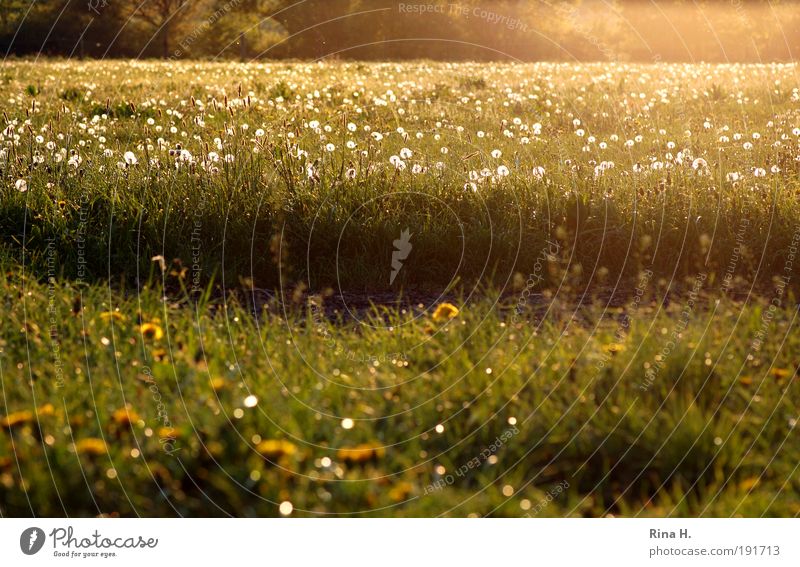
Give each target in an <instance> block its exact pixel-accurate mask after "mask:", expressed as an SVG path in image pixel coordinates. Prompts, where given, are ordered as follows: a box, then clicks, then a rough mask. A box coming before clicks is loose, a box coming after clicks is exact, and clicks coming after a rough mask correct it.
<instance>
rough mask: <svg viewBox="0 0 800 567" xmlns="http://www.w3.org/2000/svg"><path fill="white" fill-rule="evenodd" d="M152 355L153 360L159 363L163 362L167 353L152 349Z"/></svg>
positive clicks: (159, 349) (161, 349)
mask: <svg viewBox="0 0 800 567" xmlns="http://www.w3.org/2000/svg"><path fill="white" fill-rule="evenodd" d="M152 354H153V359H154V360H155V361H156V362H161V361H162V360H165V359H166V358H167V351H166V350H165V349H163V348H157V349H153V352H152Z"/></svg>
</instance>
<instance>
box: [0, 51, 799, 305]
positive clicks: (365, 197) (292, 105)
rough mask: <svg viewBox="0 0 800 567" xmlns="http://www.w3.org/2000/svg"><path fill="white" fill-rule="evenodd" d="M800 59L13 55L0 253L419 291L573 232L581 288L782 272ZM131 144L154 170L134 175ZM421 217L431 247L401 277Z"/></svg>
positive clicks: (504, 262) (494, 270)
mask: <svg viewBox="0 0 800 567" xmlns="http://www.w3.org/2000/svg"><path fill="white" fill-rule="evenodd" d="M794 72H795V70H794V67H793V66H791V65H760V66H741V65H720V66H708V65H698V66H689V65H671V66H670V65H661V66H647V65H615V66H610V67H609V66H604V65H580V66H570V65H555V64H536V65H493V66H487V65H477V64H459V65H447V64H431V65H429V64H424V65H423V64H396V65H395V64H383V65H380V64H373V65H362V64H346V63H342V64H301V63H297V64H292V65H290V64H252V65H237V64H230V63H224V64H212V63H204V64H200V63H198V64H171V63H157V62H137V63H127V62H88V63H76V62H67V61H53V62H46V63H30V62H26V61H20V62H16V63H11V64H9V65H8V66H7V67H6V70H5V73H6V84H5V85H4V87H3V88H4V94H5V96H4V99H5V100H4V101H3V103H2V106H3V108H2V110H3V111H4V112H5V114H6V116H7V117H8V120H9V121H10V124H11V125H12V127H11V131H12V132H13V134H8V136H10V137H14V136H16V137H17V138H16V141H15V142H14V143H13V144H12V145H11V146H10V147H8V148H6V150H5V154H4V161H5V163H6V167H4V168H3V176H4V178H5V180H6V183H5V187H4V189H3V191H4V192H3V198H2V199H1V200H0V219H2V220H1V221H0V228H1V229H2V233H3V234H4V246H3V250H2V253H1V254H0V260H1V261H3V262H4V263H5V264H9V265H12V266H13V265H16V264H19V263H20V262H22V261H23V259H24V261H25V262H26V263H27V265H28V266H29V268H30V269H31V270H33V272H34V273H38V274H42V273H44V272H45V271H46V269H45V267H44V263H45V261H46V247H47V243H48V242H49V240H48V239H54V240H55V247H56V249H57V251H58V253H59V255H60V257H59V260H60V261H59V267H60V269H61V270H62V271H63V276H64V277H68V278H75V277H76V276H77V271H78V267H77V264H76V262H75V249H76V241H77V239H78V237H79V235H80V236H81V237H82V238H83V239H84V241H85V242H84V244H85V248H86V250H87V254H86V257H85V259H86V264H85V265H84V266H83V267H84V268H85V270H86V273H87V274H88V277H89V278H90V279H91V278H94V279H97V278H99V279H103V280H108V279H114V280H116V281H118V282H119V280H121V279H123V280H125V281H126V282H128V283H130V282H132V281H134V280H135V279H136V277H137V274H138V273H140V272H141V271H142V270H145V271H146V270H147V269H149V266H148V264H149V260H150V258H151V257H152V256H154V255H157V254H161V255H163V256H164V257H166V258H167V259H172V258H181V259H182V260H183V261H184V263H185V264H188V263H189V259H190V258H192V256H193V251H194V250H195V249H199V250H201V251H202V253H201V254H199V255H198V261H199V264H200V265H201V266H202V274H201V277H202V279H203V283H204V284H206V283H208V282H209V281H210V279H211V276H212V275H213V274H216V275H217V276H218V277H219V276H220V275H221V274H223V273H224V274H225V275H226V277H227V279H228V280H229V281H235V280H237V279H238V278H239V277H248V278H250V279H252V280H253V281H254V284H255V285H257V286H259V287H265V288H270V287H275V286H277V285H279V283H280V282H281V279H282V278H283V279H284V280H286V279H288V280H289V281H293V282H296V281H300V280H303V281H306V282H307V284H308V285H309V286H310V287H311V288H313V289H323V288H324V287H327V286H330V287H337V286H341V287H342V288H343V289H345V290H354V289H362V290H371V291H374V290H390V291H395V292H396V291H399V290H400V289H401V288H404V289H412V288H413V289H435V290H438V289H440V288H442V287H446V286H448V285H449V284H451V283H452V281H453V279H454V277H457V278H458V281H459V282H460V283H461V285H464V286H467V287H469V286H471V285H474V284H476V283H479V284H480V283H486V280H487V278H488V279H491V281H493V282H498V281H500V282H502V281H505V279H506V278H508V277H510V276H511V275H512V274H513V273H515V272H518V273H521V274H528V273H530V272H531V271H532V269H533V265H534V263H535V260H536V257H537V255H538V253H539V251H540V250H541V249H542V248H543V247H544V246H546V245H547V244H546V243H547V241H548V240H554V239H555V238H556V235H557V234H560V235H562V236H561V240H563V242H564V243H565V245H566V246H567V247H568V257H569V258H570V261H571V265H572V266H580V267H582V268H583V272H584V275H583V277H582V278H579V279H580V280H581V281H579V282H575V283H576V284H577V285H579V286H581V287H582V288H591V287H592V286H596V285H597V284H598V283H602V282H598V271H597V270H601V269H602V270H601V272H602V273H607V274H608V279H609V281H611V282H618V283H619V285H622V286H626V285H627V286H629V287H633V285H635V279H636V277H637V275H638V274H639V272H640V271H641V270H642V269H651V270H654V271H655V272H656V274H657V275H658V276H661V277H667V278H668V279H671V278H672V277H674V276H677V277H678V278H682V277H685V276H691V275H693V274H694V273H696V272H697V271H698V270H700V269H703V270H706V271H714V272H718V273H722V272H724V271H725V269H726V267H727V265H728V262H729V260H730V258H731V256H732V255H733V254H734V250H735V249H737V247H739V245H740V244H741V243H746V246H745V247H743V248H742V254H740V256H741V261H740V262H739V265H738V266H737V273H738V274H741V275H743V277H745V278H747V279H748V280H758V281H759V283H760V284H762V285H767V286H768V285H769V283H770V280H771V277H772V275H773V274H774V273H776V272H780V270H781V269H782V267H783V265H784V263H785V261H786V255H787V249H788V248H789V246H790V244H791V242H792V239H793V237H794V235H795V234H796V233H797V218H798V217H800V214H799V212H798V205H797V194H798V172H800V161H798V159H797V157H798V130H797V128H798V124H800V119H799V118H798V111H797V104H796V102H797V99H798V96H800V95H798V93H797V91H796V89H795V90H790V89H788V88H787V87H785V86H784V85H786V84H791V81H792V80H793V76H794V75H793V74H794ZM412 78H413V80H412ZM467 79H469V80H467ZM26 85H34V86H35V89H34V90H33V91H26ZM31 92H35V93H36V94H35V95H32V94H30V93H31ZM640 92H641V95H640V94H639V93H640ZM76 93H79V94H81V96H77V94H76ZM389 93H390V94H389ZM356 95H358V96H356ZM120 109H127V110H126V111H125V112H122V111H121V110H120ZM478 109H479V110H478ZM348 124H352V127H351V128H352V130H353V131H351V130H350V129H348V127H347V125H348ZM398 129H400V130H398ZM256 133H259V135H256ZM376 134H380V136H381V139H380V140H378V139H377V138H376V137H375V135H376ZM579 134H580V135H579ZM37 136H38V138H37ZM6 139H8V137H7V138H6ZM348 142H351V143H352V144H354V147H352V148H348V147H347V143H348ZM48 144H50V146H48ZM328 144H332V145H333V146H334V149H333V151H327V149H326V146H327V145H328ZM748 145H749V146H750V147H746V146H748ZM51 148H52V149H51ZM404 148H406V149H408V150H409V151H410V152H411V157H406V158H405V159H403V160H401V161H403V167H404V169H403V170H398V169H396V167H395V166H394V165H392V163H390V161H391V159H390V158H391V156H399V155H400V154H401V153H402V150H403V149H404ZM442 148H445V149H446V151H447V153H446V154H445V153H442ZM179 149H180V150H182V151H184V152H188V154H186V153H185V154H183V156H184V157H183V158H181V157H179V156H180V150H179ZM126 151H130V152H132V153H133V154H134V156H135V158H136V161H137V164H136V165H131V166H129V167H121V168H120V167H118V164H119V163H124V160H123V154H124V153H125V152H126ZM298 152H299V153H298ZM303 152H305V153H303ZM494 152H500V156H499V157H494V156H495V155H497V154H496V153H494ZM73 153H74V155H75V156H77V159H76V160H75V161H73V164H72V165H70V164H69V158H70V156H71V155H72V154H73ZM212 154H213V155H212ZM189 156H190V157H189ZM225 156H231V159H232V161H229V162H228V161H225V159H224V158H225ZM298 156H299V157H298ZM214 160H218V161H214ZM697 160H702V161H697ZM603 164H606V166H607V167H603ZM608 164H613V167H610V166H608ZM535 167H542V168H544V173H543V174H542V175H541V177H537V176H534V175H533V174H532V172H533V171H534V169H533V168H535ZM415 168H419V172H418V173H414V172H413V171H414V170H415ZM500 168H506V171H507V173H508V175H502V174H500V173H499V170H500ZM759 172H762V173H763V176H761V175H759ZM17 179H22V180H24V181H25V182H26V183H27V187H28V188H29V190H28V191H27V192H25V193H20V192H19V191H17V190H16V189H15V188H14V184H15V182H16V180H17ZM470 183H474V188H475V191H473V190H472V189H471V188H470V186H469V185H468V184H470ZM465 186H466V189H465ZM743 219H746V220H747V221H749V222H748V223H747V225H746V226H745V225H743V222H742V221H743ZM405 228H409V229H410V231H411V233H412V234H413V238H414V240H413V244H414V246H415V248H416V250H417V252H416V253H415V254H412V255H411V256H410V257H409V258H408V260H407V269H405V270H403V271H402V273H401V274H400V277H399V278H398V279H397V280H395V282H396V283H394V284H393V285H392V286H389V285H388V284H387V282H388V278H387V272H388V265H389V264H390V260H391V252H392V250H393V247H392V242H393V240H394V239H396V238H397V236H398V234H399V233H400V232H401V231H402V230H404V229H405ZM275 238H280V239H281V246H280V249H281V254H282V258H281V259H280V262H278V261H276V258H275V257H274V255H273V254H270V253H268V252H267V251H268V250H269V248H270V243H271V242H272V241H273V239H275ZM645 243H647V244H645ZM623 250H624V253H622V251H623ZM23 255H24V258H23ZM279 263H280V264H281V265H282V271H280V272H279V269H278V265H279ZM793 273H794V274H795V275H796V274H797V268H796V267H794V268H793ZM489 276H491V277H489ZM546 283H547V284H550V285H553V284H555V285H557V283H558V282H557V281H554V280H553V279H552V278H550V277H549V275H547V279H546ZM792 285H794V283H793V282H792Z"/></svg>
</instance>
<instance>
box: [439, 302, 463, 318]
mask: <svg viewBox="0 0 800 567" xmlns="http://www.w3.org/2000/svg"><path fill="white" fill-rule="evenodd" d="M458 313H459V310H458V307H456V306H455V305H453V304H452V303H447V302H445V303H440V304H439V305H438V306H437V307H436V310H434V312H433V320H434V321H442V320H450V319H452V318H453V317H455V316H456V315H458Z"/></svg>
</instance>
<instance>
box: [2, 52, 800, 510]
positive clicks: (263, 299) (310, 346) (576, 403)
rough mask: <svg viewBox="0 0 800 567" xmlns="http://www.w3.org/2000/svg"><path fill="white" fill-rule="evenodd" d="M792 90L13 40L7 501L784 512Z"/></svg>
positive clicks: (698, 68) (7, 122) (789, 83)
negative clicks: (113, 51) (103, 56)
mask: <svg viewBox="0 0 800 567" xmlns="http://www.w3.org/2000/svg"><path fill="white" fill-rule="evenodd" d="M796 84H797V68H796V66H795V65H790V64H764V65H708V64H658V65H641V64H624V63H615V64H545V63H537V64H500V63H493V64H486V63H484V64H477V63H458V64H456V63H432V62H426V61H420V62H408V63H357V62H326V63H307V62H303V63H300V62H297V63H292V62H282V63H248V64H235V63H230V62H226V63H210V62H149V61H136V62H126V61H105V62H91V61H87V62H80V61H66V60H38V61H33V60H25V59H20V60H11V61H9V62H7V63H6V64H5V65H4V67H3V70H2V77H0V91H1V92H0V111H2V113H3V120H4V122H3V130H2V132H0V171H1V172H2V179H3V181H2V185H1V186H0V229H1V230H0V233H2V248H1V249H0V268H2V271H3V274H4V276H3V280H2V281H0V286H2V298H3V310H4V312H3V323H2V326H0V382H1V383H2V404H1V405H0V513H2V515H4V516H7V515H57V516H60V515H71V516H75V515H77V516H86V515H88V516H92V515H100V514H105V515H122V516H132V515H143V516H153V515H186V516H205V515H234V516H253V515H260V516H265V515H284V516H288V515H293V516H297V515H320V516H324V515H377V516H388V515H391V516H394V515H407V516H432V515H452V516H463V515H480V516H483V515H502V516H564V515H580V516H604V515H615V516H634V515H645V516H669V515H675V516H697V515H708V516H729V515H746V516H759V515H770V516H787V515H791V516H794V515H798V514H800V496H798V494H800V490H798V489H800V479H798V478H797V475H796V471H797V466H798V464H800V451H799V450H798V444H797V443H796V439H795V437H796V432H795V426H796V422H797V419H798V417H799V416H800V411H799V410H798V402H797V400H798V397H797V380H796V374H797V369H798V367H800V360H798V358H797V353H798V352H800V351H798V334H797V333H796V332H795V327H796V315H797V300H796V296H797V281H798V278H797V276H798V275H799V274H798V271H799V270H800V260H798V259H797V249H798V245H800V211H799V210H798V209H799V208H800V205H799V204H798V196H799V195H800V193H799V192H798V190H799V189H800V185H799V184H798V173H800V105H799V104H798V103H800V89H798V87H796V86H795V85H796Z"/></svg>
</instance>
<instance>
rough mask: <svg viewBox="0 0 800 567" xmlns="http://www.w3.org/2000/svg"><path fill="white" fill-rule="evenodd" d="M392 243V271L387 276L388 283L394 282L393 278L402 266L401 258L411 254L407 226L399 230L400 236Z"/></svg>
mask: <svg viewBox="0 0 800 567" xmlns="http://www.w3.org/2000/svg"><path fill="white" fill-rule="evenodd" d="M392 244H394V248H395V250H394V251H393V252H392V273H391V275H390V276H389V285H392V284H393V283H394V279H395V278H396V277H397V274H399V273H400V270H401V269H402V268H403V260H405V259H406V258H408V255H409V254H411V248H413V246H412V245H411V233H409V231H408V228H406V229H405V230H404V231H403V232H401V233H400V238H398V239H397V240H395V241H394V242H392Z"/></svg>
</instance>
